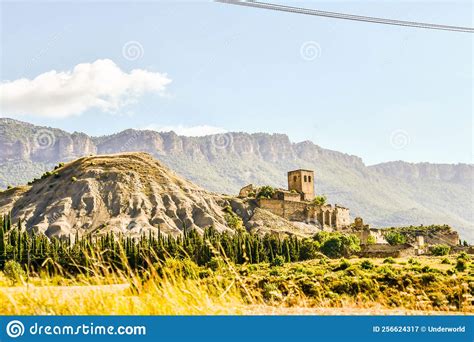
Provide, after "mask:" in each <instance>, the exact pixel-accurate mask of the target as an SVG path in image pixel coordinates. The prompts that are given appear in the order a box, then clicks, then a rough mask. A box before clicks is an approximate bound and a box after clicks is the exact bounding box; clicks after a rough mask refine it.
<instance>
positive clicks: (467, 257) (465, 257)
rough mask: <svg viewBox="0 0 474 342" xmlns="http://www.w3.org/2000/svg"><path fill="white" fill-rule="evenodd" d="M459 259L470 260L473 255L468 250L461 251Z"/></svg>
mask: <svg viewBox="0 0 474 342" xmlns="http://www.w3.org/2000/svg"><path fill="white" fill-rule="evenodd" d="M457 259H458V260H464V261H469V260H471V257H470V256H469V255H468V254H467V253H466V252H461V253H459V255H458V257H457Z"/></svg>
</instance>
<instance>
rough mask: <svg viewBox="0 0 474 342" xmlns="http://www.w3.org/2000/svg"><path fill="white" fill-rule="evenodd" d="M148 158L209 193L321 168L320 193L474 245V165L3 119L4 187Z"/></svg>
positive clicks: (254, 139) (370, 218) (0, 171)
mask: <svg viewBox="0 0 474 342" xmlns="http://www.w3.org/2000/svg"><path fill="white" fill-rule="evenodd" d="M129 151H143V152H148V153H150V154H151V155H153V156H154V157H155V158H157V159H159V160H160V161H162V162H164V163H165V164H166V165H168V166H169V167H171V168H172V169H173V170H176V171H177V172H179V174H181V175H183V176H184V177H185V178H187V179H189V180H190V181H192V182H193V183H195V184H197V185H199V186H202V187H203V188H205V189H207V190H209V191H215V192H219V193H227V194H235V193H237V192H238V190H239V189H240V187H242V186H243V185H246V184H248V183H254V184H269V185H273V186H280V187H284V186H286V172H287V171H288V170H291V169H295V168H309V169H314V170H315V181H316V192H317V193H320V194H321V193H323V194H326V195H327V196H328V200H329V201H330V202H331V203H338V204H341V205H344V206H347V207H349V208H350V209H351V212H352V214H353V215H354V216H355V215H360V216H362V217H364V218H365V221H366V222H367V223H369V224H371V225H375V226H378V227H389V226H405V225H419V224H425V225H429V224H449V225H451V226H453V227H454V228H455V229H456V230H458V231H459V232H460V234H461V237H462V238H464V239H468V240H470V241H473V240H474V211H473V210H472V208H473V207H474V198H473V195H472V194H473V190H474V189H473V187H474V181H473V179H474V166H473V165H470V164H457V165H445V164H429V163H420V164H411V163H405V162H391V163H383V164H378V165H374V166H366V165H365V164H364V163H363V162H362V160H361V159H360V158H359V157H356V156H352V155H348V154H344V153H340V152H336V151H331V150H327V149H324V148H321V147H319V146H317V145H315V144H313V143H312V142H309V141H306V142H301V143H292V142H291V141H290V140H289V138H288V137H287V136H286V135H282V134H271V135H270V134H264V133H257V134H247V133H226V134H220V135H213V136H205V137H183V136H178V135H176V134H175V133H173V132H169V133H160V132H155V131H137V130H126V131H123V132H120V133H117V134H114V135H110V136H104V137H89V136H87V135H85V134H83V133H73V134H70V133H67V132H64V131H61V130H57V129H52V128H47V127H38V126H34V125H30V124H27V123H23V122H19V121H15V120H10V119H1V120H0V186H2V187H6V186H7V185H17V184H24V183H26V182H27V181H28V180H31V179H32V178H33V177H38V176H39V175H40V174H41V173H42V172H44V171H46V170H49V169H51V168H52V167H53V166H54V164H56V163H58V162H61V161H68V160H72V159H74V158H77V157H80V156H84V155H89V154H104V153H123V152H129Z"/></svg>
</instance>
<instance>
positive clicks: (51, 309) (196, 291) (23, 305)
mask: <svg viewBox="0 0 474 342" xmlns="http://www.w3.org/2000/svg"><path fill="white" fill-rule="evenodd" d="M419 261H421V262H423V264H430V265H433V266H436V265H438V267H445V266H446V265H443V264H441V258H420V259H419ZM330 262H331V263H334V264H337V263H338V262H339V261H337V260H334V261H330ZM357 262H359V260H357ZM373 262H374V264H377V265H383V260H382V259H380V260H379V259H373ZM406 262H407V260H405V259H397V264H394V265H392V266H393V267H395V268H398V267H403V265H404V264H405V263H406ZM313 264H314V265H313ZM317 264H318V263H317V262H316V261H314V262H307V263H295V264H290V265H288V267H289V270H290V269H292V268H298V267H302V266H304V265H306V266H308V267H312V266H311V265H313V267H314V266H315V265H317ZM96 265H97V266H95V268H94V269H92V270H90V274H89V275H87V276H86V275H79V276H75V277H71V276H67V275H62V276H54V277H48V276H46V275H42V276H40V277H39V276H38V277H35V278H32V279H30V281H29V284H28V286H26V284H21V286H8V285H9V283H8V281H7V280H6V279H5V278H4V277H2V276H1V273H0V314H1V315H242V314H243V315H414V314H418V315H420V314H421V315H426V314H461V315H462V314H472V310H471V309H470V308H464V309H462V310H459V311H445V310H443V309H439V310H436V311H434V310H431V309H430V310H429V311H427V310H425V309H424V308H423V306H420V307H418V306H414V307H410V309H406V308H401V307H399V308H396V307H392V308H390V307H388V306H387V305H384V303H383V301H380V300H379V301H367V300H364V299H363V298H362V297H360V296H358V297H357V296H356V297H352V298H349V297H345V296H341V297H340V300H339V301H338V302H337V303H335V302H334V301H328V300H325V299H324V298H322V299H320V300H317V301H315V300H314V298H309V297H306V296H305V295H304V293H302V292H301V291H297V289H296V288H295V289H294V290H295V291H297V292H295V293H294V295H287V296H286V298H285V300H282V301H278V300H276V301H273V300H268V298H267V299H266V300H264V298H262V292H259V291H257V290H256V289H255V288H253V290H252V286H251V285H250V283H251V282H249V279H251V278H252V277H255V276H256V275H257V274H259V273H258V272H260V273H261V272H264V273H265V274H266V273H268V272H269V271H268V270H266V269H265V270H260V271H258V272H257V271H254V272H253V273H251V274H248V275H245V276H241V275H240V272H239V269H238V268H236V267H235V266H233V265H232V264H229V263H227V264H226V265H225V269H224V270H220V271H219V272H208V273H206V275H205V276H203V277H201V276H200V275H199V272H200V271H202V269H199V268H197V266H195V265H194V266H193V264H192V263H186V262H182V261H181V262H178V261H176V260H168V261H167V262H166V263H165V265H163V267H161V268H160V267H156V265H155V266H153V267H151V265H150V267H149V269H148V270H147V271H146V274H141V275H140V277H139V276H137V275H135V274H134V273H133V271H132V270H131V269H127V270H126V271H125V272H120V271H112V270H110V269H109V268H108V267H104V266H101V265H100V263H99V264H96ZM448 266H449V265H448ZM446 267H447V266H446ZM451 267H452V265H451ZM281 270H282V271H283V268H282V269H281ZM240 271H242V269H240ZM190 275H191V276H190ZM288 284H289V283H288ZM359 297H360V298H359Z"/></svg>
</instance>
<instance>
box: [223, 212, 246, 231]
mask: <svg viewBox="0 0 474 342" xmlns="http://www.w3.org/2000/svg"><path fill="white" fill-rule="evenodd" d="M224 218H225V221H226V223H227V225H228V226H229V228H232V229H235V230H242V229H243V226H244V223H243V221H242V219H241V218H240V217H239V216H237V214H235V213H232V214H225V216H224Z"/></svg>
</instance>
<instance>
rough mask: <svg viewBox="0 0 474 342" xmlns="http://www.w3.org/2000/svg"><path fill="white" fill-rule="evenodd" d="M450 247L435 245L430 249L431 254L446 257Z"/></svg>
mask: <svg viewBox="0 0 474 342" xmlns="http://www.w3.org/2000/svg"><path fill="white" fill-rule="evenodd" d="M450 250H451V247H449V246H448V245H435V246H433V247H431V253H432V254H433V255H436V256H443V255H448V254H449V251H450Z"/></svg>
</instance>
